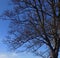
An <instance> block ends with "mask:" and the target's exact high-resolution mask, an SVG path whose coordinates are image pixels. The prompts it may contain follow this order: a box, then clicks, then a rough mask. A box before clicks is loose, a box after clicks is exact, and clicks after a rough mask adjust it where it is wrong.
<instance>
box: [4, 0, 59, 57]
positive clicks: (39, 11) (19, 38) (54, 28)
mask: <svg viewBox="0 0 60 58" xmlns="http://www.w3.org/2000/svg"><path fill="white" fill-rule="evenodd" d="M12 5H13V9H12V10H7V11H5V12H4V14H3V17H4V19H8V20H10V22H11V23H10V26H9V27H10V31H9V33H10V34H11V35H12V37H14V38H13V39H7V44H8V45H9V46H10V47H11V48H12V49H14V50H16V49H17V48H19V47H22V46H23V47H24V49H23V50H27V51H31V52H33V53H35V54H36V55H40V56H42V57H44V55H47V57H48V58H49V57H51V58H58V52H59V48H60V0H12ZM11 35H9V36H10V37H11ZM42 46H43V48H44V47H45V46H47V49H45V50H46V51H45V52H41V50H42V49H41V47H42ZM44 58H45V57H44Z"/></svg>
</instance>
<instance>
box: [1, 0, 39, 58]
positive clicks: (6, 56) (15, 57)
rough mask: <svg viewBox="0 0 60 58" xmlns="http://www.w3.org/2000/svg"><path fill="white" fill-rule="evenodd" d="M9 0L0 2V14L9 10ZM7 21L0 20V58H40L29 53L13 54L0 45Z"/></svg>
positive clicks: (6, 29) (6, 27) (4, 34)
mask: <svg viewBox="0 0 60 58" xmlns="http://www.w3.org/2000/svg"><path fill="white" fill-rule="evenodd" d="M8 2H9V0H0V14H2V13H3V12H4V10H6V9H8V8H10V6H9V5H8ZM8 25H9V22H8V21H2V20H0V58H40V57H38V56H34V55H32V54H31V53H28V54H27V53H18V54H17V53H15V52H8V51H7V47H6V45H4V44H3V43H2V40H3V39H4V38H5V36H6V35H7V31H8V29H9V28H8Z"/></svg>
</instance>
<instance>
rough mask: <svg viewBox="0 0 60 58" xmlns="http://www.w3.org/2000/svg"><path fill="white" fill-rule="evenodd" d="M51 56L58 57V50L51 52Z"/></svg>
mask: <svg viewBox="0 0 60 58" xmlns="http://www.w3.org/2000/svg"><path fill="white" fill-rule="evenodd" d="M50 58H58V52H57V53H55V52H51V55H50Z"/></svg>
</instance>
